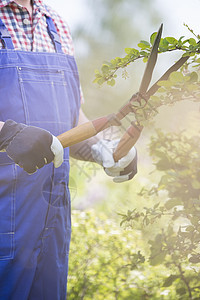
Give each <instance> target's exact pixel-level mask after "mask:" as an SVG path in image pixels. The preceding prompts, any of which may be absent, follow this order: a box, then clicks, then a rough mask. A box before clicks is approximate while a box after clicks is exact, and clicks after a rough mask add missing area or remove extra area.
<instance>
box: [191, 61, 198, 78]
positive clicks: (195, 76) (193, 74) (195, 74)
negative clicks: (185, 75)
mask: <svg viewBox="0 0 200 300" xmlns="http://www.w3.org/2000/svg"><path fill="white" fill-rule="evenodd" d="M199 62H200V61H199ZM189 77H190V79H189V81H190V82H196V81H198V74H197V72H192V73H190V75H189Z"/></svg>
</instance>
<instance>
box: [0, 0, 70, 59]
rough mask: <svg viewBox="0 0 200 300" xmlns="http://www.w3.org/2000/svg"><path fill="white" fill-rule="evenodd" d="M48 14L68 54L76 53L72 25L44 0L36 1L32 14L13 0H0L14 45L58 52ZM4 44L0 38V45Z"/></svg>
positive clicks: (21, 47)
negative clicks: (51, 36)
mask: <svg viewBox="0 0 200 300" xmlns="http://www.w3.org/2000/svg"><path fill="white" fill-rule="evenodd" d="M45 15H46V16H50V17H51V18H52V20H53V21H54V24H55V26H56V29H57V32H58V34H59V36H60V39H61V44H62V50H63V52H64V53H65V54H69V55H74V48H73V43H72V38H71V34H70V30H69V27H68V25H67V23H66V22H64V21H63V19H62V18H61V17H60V16H59V15H58V14H57V13H56V12H55V11H54V10H53V9H52V8H51V7H49V6H47V5H45V4H44V3H43V1H42V0H34V1H33V16H32V17H31V16H30V14H29V12H28V11H27V9H26V8H25V7H23V6H22V5H19V4H17V3H16V2H14V1H11V0H1V1H0V18H1V19H2V21H3V22H4V24H5V25H6V27H7V28H8V30H9V32H10V34H11V37H12V41H13V44H14V47H15V49H17V50H23V51H34V52H55V48H54V45H53V43H52V40H51V38H50V36H49V34H48V31H47V24H46V18H45ZM2 47H3V44H2V42H0V49H1V48H2Z"/></svg>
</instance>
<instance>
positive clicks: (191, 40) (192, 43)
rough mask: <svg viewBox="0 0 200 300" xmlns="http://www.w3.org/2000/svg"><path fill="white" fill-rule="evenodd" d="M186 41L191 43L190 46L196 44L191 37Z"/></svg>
mask: <svg viewBox="0 0 200 300" xmlns="http://www.w3.org/2000/svg"><path fill="white" fill-rule="evenodd" d="M188 41H189V43H190V45H192V46H196V44H197V42H196V41H195V39H193V38H191V39H189V40H188Z"/></svg>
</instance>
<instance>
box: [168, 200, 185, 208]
mask: <svg viewBox="0 0 200 300" xmlns="http://www.w3.org/2000/svg"><path fill="white" fill-rule="evenodd" d="M178 205H183V202H182V201H181V200H180V199H170V200H168V201H167V202H166V203H165V208H166V209H172V208H173V207H175V206H178Z"/></svg>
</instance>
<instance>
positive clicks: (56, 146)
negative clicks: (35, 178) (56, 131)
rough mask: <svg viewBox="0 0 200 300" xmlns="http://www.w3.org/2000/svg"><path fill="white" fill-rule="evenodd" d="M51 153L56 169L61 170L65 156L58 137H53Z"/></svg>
mask: <svg viewBox="0 0 200 300" xmlns="http://www.w3.org/2000/svg"><path fill="white" fill-rule="evenodd" d="M51 151H52V152H53V154H54V155H55V156H54V160H53V163H54V166H55V168H59V167H60V166H61V165H62V163H63V155H64V150H63V146H62V144H61V142H60V141H59V139H58V138H57V137H55V136H54V135H53V140H52V144H51Z"/></svg>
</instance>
